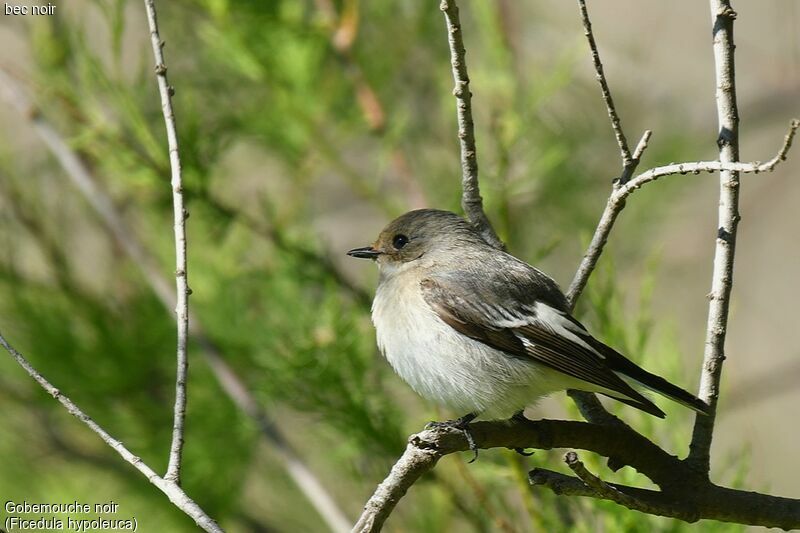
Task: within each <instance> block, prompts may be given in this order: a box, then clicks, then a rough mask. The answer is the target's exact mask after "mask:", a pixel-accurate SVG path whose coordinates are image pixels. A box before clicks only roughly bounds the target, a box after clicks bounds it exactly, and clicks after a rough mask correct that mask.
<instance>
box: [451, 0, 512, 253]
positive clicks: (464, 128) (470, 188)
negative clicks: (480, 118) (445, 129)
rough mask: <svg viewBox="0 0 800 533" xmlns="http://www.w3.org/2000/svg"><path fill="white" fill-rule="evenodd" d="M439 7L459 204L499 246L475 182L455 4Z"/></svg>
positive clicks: (464, 68)
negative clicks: (457, 150) (457, 151)
mask: <svg viewBox="0 0 800 533" xmlns="http://www.w3.org/2000/svg"><path fill="white" fill-rule="evenodd" d="M439 9H441V10H442V11H443V12H444V18H445V22H446V23H447V36H448V43H449V44H450V64H451V66H452V68H453V81H454V82H455V88H454V89H453V95H454V96H455V97H456V110H457V113H458V139H459V144H460V146H461V171H462V177H461V207H462V209H464V215H466V217H467V220H469V221H470V223H471V224H472V225H473V226H475V228H476V229H477V230H478V231H479V232H480V234H481V235H482V236H483V238H484V239H486V241H487V242H488V243H489V244H491V245H492V246H494V247H496V248H500V249H503V248H504V245H503V242H502V241H501V240H500V238H499V237H498V236H497V233H495V231H494V229H493V228H492V224H491V223H490V222H489V219H488V218H487V216H486V213H485V212H484V210H483V199H482V198H481V192H480V187H479V185H478V154H477V149H476V147H475V125H474V123H473V121H472V93H471V92H470V88H469V75H468V74H467V63H466V60H465V57H464V56H465V55H466V53H467V52H466V49H465V48H464V38H463V36H462V35H461V21H460V20H459V16H458V6H457V5H456V2H455V0H442V3H441V4H440V5H439Z"/></svg>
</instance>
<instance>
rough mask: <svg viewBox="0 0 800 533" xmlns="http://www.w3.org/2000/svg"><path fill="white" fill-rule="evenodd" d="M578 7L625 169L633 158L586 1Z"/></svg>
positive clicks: (583, 0) (581, 1) (582, 0)
mask: <svg viewBox="0 0 800 533" xmlns="http://www.w3.org/2000/svg"><path fill="white" fill-rule="evenodd" d="M578 6H579V7H580V10H581V22H583V33H584V35H586V39H587V40H588V41H589V48H590V49H591V51H592V62H593V63H594V70H595V72H596V76H595V77H596V78H597V81H598V83H600V90H601V91H602V93H603V101H604V102H605V103H606V110H607V111H608V118H609V119H611V127H612V128H613V129H614V137H616V139H617V145H618V146H619V151H620V156H621V158H622V168H623V169H625V168H626V167H628V166H629V165H630V164H631V161H632V160H633V158H632V157H631V151H630V149H629V148H628V141H627V139H626V138H625V133H624V132H623V131H622V125H621V124H620V120H619V115H617V108H616V107H615V106H614V99H613V98H612V97H611V90H610V89H609V88H608V81H607V80H606V76H605V73H604V72H603V63H602V61H600V53H599V52H598V51H597V43H595V41H594V32H593V31H592V22H591V21H590V20H589V12H588V11H587V10H586V0H578Z"/></svg>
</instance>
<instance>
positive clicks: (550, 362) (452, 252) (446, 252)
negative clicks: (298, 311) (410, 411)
mask: <svg viewBox="0 0 800 533" xmlns="http://www.w3.org/2000/svg"><path fill="white" fill-rule="evenodd" d="M348 253H349V254H350V255H353V256H355V257H369V258H372V259H375V260H376V261H377V263H378V266H379V268H380V273H381V276H380V283H379V286H378V290H377V293H376V297H375V302H374V304H373V322H374V324H375V327H376V330H377V334H378V343H379V345H380V347H381V351H382V352H383V353H384V355H385V356H386V357H387V359H388V360H389V362H390V363H391V364H392V366H393V367H394V368H395V370H396V371H397V372H398V373H399V374H400V375H401V377H403V378H404V379H405V380H406V381H407V382H408V383H409V384H410V385H411V386H412V387H413V388H414V389H415V390H416V391H417V392H418V393H420V394H421V395H423V396H425V397H427V398H430V399H432V400H435V401H438V402H440V403H444V404H446V405H449V406H451V407H453V408H455V409H460V410H462V411H466V412H471V413H483V414H485V415H487V416H507V415H510V414H511V413H513V412H517V411H519V410H521V409H523V408H524V407H525V406H526V405H528V404H530V403H532V402H535V401H536V400H537V399H538V398H539V397H541V396H543V395H546V394H549V393H551V392H554V391H556V390H564V389H579V390H586V391H590V392H599V393H601V394H605V395H607V396H609V397H612V398H614V399H617V400H620V401H622V402H624V403H627V404H629V405H632V406H634V407H636V408H638V409H641V410H643V411H645V412H647V413H650V414H653V415H655V416H659V417H663V416H664V413H663V411H661V409H659V408H658V407H657V406H656V405H655V404H654V403H653V402H652V401H650V400H649V399H648V398H646V397H645V396H643V395H642V394H641V393H640V392H638V391H637V390H636V389H635V388H634V386H632V385H640V386H643V387H645V388H648V389H650V390H653V391H655V392H657V393H659V394H661V395H663V396H666V397H668V398H670V399H672V400H674V401H677V402H679V403H681V404H683V405H686V406H688V407H690V408H692V409H694V410H696V411H699V412H701V413H702V412H705V411H706V409H707V406H706V405H705V404H704V403H703V402H702V401H700V400H699V399H697V398H695V397H694V396H693V395H692V394H690V393H688V392H686V391H684V390H683V389H681V388H679V387H677V386H675V385H672V384H671V383H669V382H667V381H666V380H664V379H663V378H661V377H659V376H656V375H654V374H651V373H649V372H647V371H645V370H644V369H642V368H640V367H639V366H637V365H636V364H634V363H633V362H631V361H630V360H628V359H627V358H625V357H624V356H623V355H621V354H620V353H618V352H617V351H615V350H614V349H612V348H610V347H608V346H606V345H605V344H603V343H602V342H600V341H598V340H597V339H595V338H594V337H592V336H591V335H590V334H589V333H588V332H587V331H586V329H585V328H584V327H583V326H582V325H581V324H580V323H579V322H578V321H577V320H576V319H575V318H573V317H572V316H571V315H570V312H569V307H568V305H567V301H566V298H565V297H564V294H563V293H562V292H561V290H560V289H559V287H558V285H557V284H556V283H555V281H553V280H552V279H551V278H550V277H549V276H547V275H546V274H544V273H543V272H541V271H539V270H537V269H535V268H534V267H532V266H530V265H528V264H526V263H525V262H523V261H520V260H519V259H517V258H515V257H513V256H512V255H510V254H507V253H505V252H502V251H499V250H497V249H495V248H493V247H492V246H490V245H489V244H487V243H486V242H485V241H484V240H483V239H482V238H481V236H480V235H479V234H478V233H477V232H476V231H475V230H473V229H472V227H471V226H470V225H469V224H468V223H467V222H466V221H464V220H463V219H462V218H461V217H459V216H457V215H455V214H454V213H450V212H447V211H439V210H434V209H421V210H417V211H411V212H409V213H406V214H405V215H402V216H401V217H399V218H397V219H396V220H394V221H392V222H391V223H390V224H389V225H387V226H386V228H385V229H384V230H383V231H382V232H381V234H380V236H379V238H378V240H377V241H376V242H375V243H374V244H373V245H372V246H370V247H365V248H359V249H355V250H351V251H350V252H348Z"/></svg>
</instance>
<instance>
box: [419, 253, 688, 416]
mask: <svg viewBox="0 0 800 533" xmlns="http://www.w3.org/2000/svg"><path fill="white" fill-rule="evenodd" d="M528 268H530V267H528ZM531 270H532V274H531V275H537V274H541V273H540V272H538V271H533V269H531ZM516 274H517V275H516V276H515V279H514V280H508V279H505V278H506V277H507V273H506V274H505V275H504V276H503V277H494V278H493V277H492V276H491V275H485V274H484V275H483V276H475V273H474V272H470V271H465V272H450V273H448V274H447V275H445V276H436V277H429V278H426V279H424V280H422V282H421V288H422V294H423V297H424V299H425V301H426V302H427V303H428V305H429V306H430V307H431V308H432V309H433V310H434V312H436V314H437V315H438V316H439V317H440V318H441V319H442V320H443V321H444V322H445V323H447V324H448V325H450V326H451V327H452V328H453V329H455V330H456V331H458V332H459V333H461V334H463V335H466V336H467V337H470V338H472V339H474V340H477V341H479V342H482V343H484V344H486V345H488V346H491V347H492V348H496V349H498V350H501V351H503V352H504V353H506V354H508V355H509V356H511V357H521V358H525V359H532V360H533V361H535V362H537V363H540V364H543V365H546V366H548V367H550V368H552V369H555V370H557V371H559V372H562V373H564V374H566V375H568V376H571V377H574V378H577V379H579V380H582V381H585V382H588V383H591V384H593V385H596V386H599V387H602V388H604V389H607V390H608V391H609V392H608V393H606V394H607V395H609V396H612V397H613V398H615V399H618V400H621V401H623V402H625V403H628V404H630V405H633V406H634V407H637V408H639V409H642V410H643V411H646V412H648V413H650V414H653V415H655V416H658V417H662V418H663V417H664V413H663V411H661V410H660V409H659V408H658V407H656V405H655V404H653V402H651V401H650V400H648V399H647V398H645V397H644V396H642V395H641V394H640V393H638V392H637V391H636V390H635V389H633V388H632V387H631V386H630V385H628V384H627V383H626V382H625V381H624V380H623V379H622V378H620V377H619V376H618V375H617V374H616V373H615V370H614V368H613V366H616V363H617V361H616V359H617V357H619V358H622V359H624V360H625V361H626V362H627V363H629V364H630V365H631V366H634V367H636V365H634V364H633V363H631V362H630V361H628V360H627V359H626V358H625V357H624V356H622V355H620V354H618V353H616V352H614V351H613V350H611V348H608V347H606V346H605V345H603V344H602V343H601V342H599V341H597V340H596V339H594V338H593V337H592V336H591V335H590V334H589V333H588V332H587V331H586V329H584V327H583V326H582V325H581V324H580V323H579V322H578V321H577V320H575V319H574V318H572V317H571V316H570V315H569V313H568V312H567V311H566V309H565V308H564V307H563V306H562V305H561V303H560V301H558V300H557V301H555V302H553V301H552V300H551V299H550V298H548V296H547V295H548V293H549V292H550V288H548V290H547V291H545V292H544V293H543V291H542V287H541V280H540V279H538V278H537V279H532V278H530V277H526V275H525V273H524V271H518V272H517V273H516ZM520 274H522V275H520ZM542 275H543V274H542ZM464 280H470V281H468V282H465V281H464ZM547 280H548V281H549V283H551V284H552V285H553V286H555V282H553V281H552V280H550V278H547ZM509 281H513V283H509ZM481 294H487V295H492V297H493V298H492V300H493V302H492V303H487V302H486V301H484V300H483V299H481V298H480V297H479V295H481ZM559 294H560V291H559ZM562 298H563V296H562ZM498 301H499V302H502V304H499V303H497V302H498ZM598 345H601V346H603V347H604V348H607V350H608V351H609V352H607V351H605V350H604V351H600V350H598ZM609 353H613V356H612V358H613V359H614V361H613V362H612V366H610V365H609V361H608V356H609ZM636 368H638V367H636ZM642 372H644V371H643V370H642ZM687 394H688V393H687Z"/></svg>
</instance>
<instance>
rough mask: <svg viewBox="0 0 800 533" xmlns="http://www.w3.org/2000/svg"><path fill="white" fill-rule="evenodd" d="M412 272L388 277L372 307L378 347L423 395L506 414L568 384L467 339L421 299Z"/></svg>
mask: <svg viewBox="0 0 800 533" xmlns="http://www.w3.org/2000/svg"><path fill="white" fill-rule="evenodd" d="M419 281H420V278H419V276H417V275H415V273H414V272H412V271H407V272H402V273H398V274H396V275H393V276H390V277H388V279H384V280H383V281H382V282H381V284H380V285H379V286H378V290H377V293H376V295H375V301H374V302H373V305H372V322H373V324H374V325H375V329H376V331H377V338H378V346H379V347H380V349H381V352H382V353H383V355H384V356H385V357H386V359H387V360H388V361H389V363H390V364H391V365H392V368H394V370H395V372H397V373H398V374H399V375H400V377H402V378H403V379H404V380H405V381H406V382H407V383H408V384H409V385H411V387H412V388H413V389H414V390H415V391H416V392H417V393H418V394H420V395H421V396H423V397H425V398H428V399H430V400H433V401H435V402H437V403H440V404H443V405H445V406H448V407H450V408H452V409H453V410H455V411H456V414H457V415H458V416H461V415H464V414H467V413H476V414H483V415H485V416H487V417H498V418H499V417H507V416H510V415H512V414H513V413H515V412H517V411H519V410H521V409H523V408H524V407H525V406H526V405H530V404H532V403H534V402H535V401H536V400H538V399H539V398H540V397H542V396H544V395H546V394H549V393H551V392H553V391H556V390H563V389H565V388H567V387H568V386H569V384H568V383H567V382H566V381H568V380H565V379H564V378H566V376H564V375H563V374H561V373H559V372H555V371H552V370H550V369H549V368H547V367H543V366H541V365H538V364H536V363H533V362H531V361H528V360H524V359H520V358H515V357H513V356H510V355H508V354H505V353H502V352H500V351H498V350H495V349H493V348H490V347H488V346H486V345H484V344H482V343H480V342H478V341H474V340H472V339H470V338H469V337H466V336H464V335H462V334H460V333H458V332H457V331H456V330H454V329H453V328H451V327H450V326H449V325H447V324H446V323H445V322H444V321H443V320H442V319H440V318H439V316H438V315H436V313H435V312H434V311H433V310H432V309H431V308H430V306H428V304H427V302H425V300H424V299H423V297H422V292H421V288H420V284H419Z"/></svg>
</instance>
